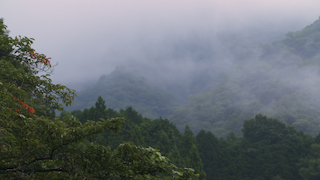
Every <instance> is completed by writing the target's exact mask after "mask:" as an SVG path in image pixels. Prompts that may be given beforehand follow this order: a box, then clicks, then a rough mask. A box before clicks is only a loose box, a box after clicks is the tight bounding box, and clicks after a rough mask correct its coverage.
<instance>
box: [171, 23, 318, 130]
mask: <svg viewBox="0 0 320 180" xmlns="http://www.w3.org/2000/svg"><path fill="white" fill-rule="evenodd" d="M319 47H320V20H317V21H315V22H314V23H313V24H311V25H309V26H307V27H306V28H304V29H303V30H301V31H298V32H294V33H293V32H289V33H288V34H287V37H286V38H285V39H283V40H281V41H276V42H273V43H270V44H267V45H264V46H262V47H261V50H260V52H261V53H260V56H259V57H257V58H256V59H254V60H252V61H249V62H246V63H241V64H238V65H237V66H236V67H235V68H234V69H233V70H232V71H231V72H230V73H229V74H228V78H227V79H226V80H225V81H224V82H223V83H221V84H220V85H219V86H216V87H214V88H212V89H211V90H210V91H208V92H206V93H203V94H201V95H194V96H192V97H191V98H190V100H189V103H188V104H187V105H186V107H185V108H183V109H180V110H177V111H176V112H175V113H174V115H173V116H171V117H170V120H172V121H173V123H175V124H176V125H177V127H178V128H179V129H180V130H182V129H183V127H184V125H185V124H186V123H188V124H189V126H190V127H191V129H193V130H194V131H195V132H199V131H200V130H201V129H202V128H203V129H205V130H210V131H211V132H214V133H215V134H216V135H218V136H226V134H227V133H228V132H229V131H231V130H232V131H235V132H236V134H238V135H241V125H242V124H243V122H244V120H245V119H250V118H252V117H254V115H255V114H258V113H262V114H265V115H268V116H270V117H274V118H277V119H280V120H283V121H285V122H286V123H288V124H289V125H293V126H294V127H296V128H298V129H301V130H303V131H305V132H309V133H311V134H312V135H315V134H317V133H318V132H319V131H320V126H319V124H320V106H319V100H320V96H319V95H318V90H319V88H320V74H319V62H320V56H319V52H320V51H319Z"/></svg>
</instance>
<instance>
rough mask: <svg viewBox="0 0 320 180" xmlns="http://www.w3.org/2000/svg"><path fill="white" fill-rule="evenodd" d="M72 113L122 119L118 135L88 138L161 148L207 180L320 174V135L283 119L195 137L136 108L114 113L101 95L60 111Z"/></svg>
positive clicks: (260, 118)
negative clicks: (220, 134)
mask: <svg viewBox="0 0 320 180" xmlns="http://www.w3.org/2000/svg"><path fill="white" fill-rule="evenodd" d="M70 116H74V117H75V118H76V119H78V120H79V121H80V122H81V123H85V122H86V121H87V120H94V121H98V120H99V118H101V117H102V118H105V119H106V118H112V117H124V118H125V119H126V122H125V124H124V127H123V129H122V131H120V132H118V133H117V134H114V133H108V132H107V133H104V134H100V135H95V136H94V137H93V138H92V139H91V140H90V141H96V142H97V143H99V144H101V145H105V146H110V147H111V148H116V147H117V145H118V144H120V143H123V142H127V141H131V142H134V143H135V144H137V145H141V146H146V147H148V146H151V147H153V148H156V149H159V150H160V151H161V152H162V153H163V154H164V155H165V156H167V157H168V158H169V159H170V160H171V161H172V162H174V163H175V164H177V165H179V166H186V167H192V168H193V169H195V171H196V172H197V173H199V174H200V179H207V180H211V179H212V180H214V179H217V180H224V179H225V180H232V179H234V180H242V179H243V180H245V179H247V180H249V179H250V180H252V179H257V180H258V179H259V180H260V179H261V180H263V179H264V180H267V179H270V180H281V179H290V180H295V179H296V180H301V179H306V180H307V179H308V180H311V179H312V180H315V179H318V178H319V177H320V169H319V168H320V154H319V150H320V133H318V135H317V136H316V137H312V136H311V135H309V134H306V133H304V132H303V131H301V130H297V129H296V128H294V127H293V126H289V125H287V124H286V123H284V122H283V121H280V120H277V119H273V118H268V117H266V116H263V115H260V114H258V115H256V116H255V117H254V118H252V119H248V120H245V121H244V123H243V127H242V129H241V131H242V133H243V136H241V137H239V136H237V135H236V134H235V133H234V132H233V131H232V132H230V133H229V134H228V135H227V137H226V138H219V137H217V136H216V135H215V134H214V133H212V132H210V131H205V130H203V129H202V130H201V131H200V132H199V133H198V134H196V135H194V134H193V132H192V131H191V129H190V127H189V126H188V125H186V126H185V128H184V131H183V132H182V133H181V132H180V131H179V130H178V129H177V128H176V126H175V125H173V124H172V122H170V121H169V120H167V119H162V118H159V119H153V120H151V119H149V118H145V117H143V116H142V115H141V114H139V113H138V112H137V111H135V110H134V109H133V108H132V107H128V108H126V109H121V110H120V111H115V110H113V109H111V108H107V107H106V105H105V101H104V100H103V99H102V98H101V97H99V98H98V99H97V101H96V103H95V106H92V107H91V108H89V109H84V110H83V111H80V110H76V111H72V112H71V114H69V113H67V112H63V113H61V118H62V119H68V118H69V117H70Z"/></svg>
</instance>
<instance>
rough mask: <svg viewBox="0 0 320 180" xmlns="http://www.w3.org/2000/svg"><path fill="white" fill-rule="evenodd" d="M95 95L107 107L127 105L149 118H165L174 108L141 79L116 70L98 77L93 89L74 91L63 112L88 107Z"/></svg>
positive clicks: (175, 105)
mask: <svg viewBox="0 0 320 180" xmlns="http://www.w3.org/2000/svg"><path fill="white" fill-rule="evenodd" d="M98 96H101V97H102V98H103V99H104V100H105V101H106V105H107V107H108V108H112V109H116V110H119V109H121V108H123V109H125V108H127V107H129V106H131V107H133V108H134V109H136V110H138V111H139V112H141V114H143V115H144V116H145V117H149V118H158V117H160V116H161V117H167V116H169V115H171V114H172V113H173V112H174V110H175V109H176V108H177V103H175V101H174V98H173V97H171V96H170V95H168V94H166V93H164V92H162V91H160V90H158V89H156V88H155V87H153V86H151V85H149V84H148V83H147V81H146V79H145V78H143V77H140V76H138V75H136V74H135V73H132V72H128V71H126V70H125V69H124V68H120V67H119V68H117V69H116V70H114V71H113V72H112V73H111V74H109V75H104V76H101V77H100V79H99V81H98V83H97V84H96V85H95V86H93V87H91V88H89V89H86V90H83V91H80V92H78V93H77V97H75V101H74V102H73V103H72V106H71V107H67V108H66V110H67V111H73V110H82V109H84V108H89V107H91V106H93V105H94V104H95V101H96V99H97V98H98Z"/></svg>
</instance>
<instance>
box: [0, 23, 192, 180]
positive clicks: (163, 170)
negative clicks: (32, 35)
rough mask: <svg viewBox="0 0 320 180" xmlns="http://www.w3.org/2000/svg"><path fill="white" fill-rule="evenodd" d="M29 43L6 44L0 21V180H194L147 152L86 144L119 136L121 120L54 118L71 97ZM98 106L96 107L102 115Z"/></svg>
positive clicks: (8, 40) (21, 40) (17, 40)
mask: <svg viewBox="0 0 320 180" xmlns="http://www.w3.org/2000/svg"><path fill="white" fill-rule="evenodd" d="M33 41H34V40H33V39H29V38H27V37H21V36H19V37H16V38H11V37H10V36H9V32H8V31H7V29H6V26H5V25H4V24H3V20H2V19H1V20H0V68H1V72H0V86H1V88H0V89H1V91H0V145H1V147H0V159H1V160H0V177H1V179H9V178H10V179H79V178H81V179H195V178H197V177H198V175H195V174H194V170H193V169H190V168H178V167H176V166H175V165H174V164H172V163H170V162H169V160H168V158H166V157H164V156H162V155H161V154H160V152H159V151H158V150H156V149H153V148H151V147H149V148H145V147H142V146H136V145H134V144H133V143H122V144H120V145H119V146H118V147H117V148H116V149H115V150H114V151H112V150H111V148H110V147H106V146H103V145H99V144H97V143H96V142H94V141H92V140H91V137H92V136H93V135H95V134H99V133H102V132H104V131H112V132H117V131H119V130H120V129H121V126H122V124H123V123H124V118H122V117H117V118H110V119H107V120H105V119H100V120H98V121H86V122H85V123H81V122H79V121H77V120H76V119H75V118H73V116H71V115H70V116H68V118H65V119H63V120H60V119H59V118H54V110H63V108H62V105H63V104H65V105H70V104H71V102H72V100H73V98H74V96H75V91H74V90H71V89H69V88H67V87H65V86H63V85H60V84H53V83H52V81H51V79H50V72H51V71H52V67H53V66H52V65H51V61H50V58H48V57H46V56H45V55H44V54H39V53H37V52H35V50H34V49H32V48H31V44H32V43H33ZM40 72H41V73H42V74H45V75H39V73H40ZM61 103H62V104H61ZM102 104H103V102H102V101H101V102H100V104H99V103H98V104H97V105H96V106H97V107H99V108H100V109H103V108H105V107H103V106H101V105H102ZM99 108H98V109H99Z"/></svg>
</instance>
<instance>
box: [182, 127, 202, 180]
mask: <svg viewBox="0 0 320 180" xmlns="http://www.w3.org/2000/svg"><path fill="white" fill-rule="evenodd" d="M180 155H181V157H182V159H183V163H184V166H186V167H192V168H194V169H195V171H196V173H199V174H200V179H206V173H205V172H204V170H203V164H202V160H201V158H200V155H199V151H198V149H197V146H196V140H195V137H194V136H193V132H192V131H191V129H190V128H189V126H188V124H187V125H186V127H185V130H184V133H183V135H182V139H181V146H180Z"/></svg>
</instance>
